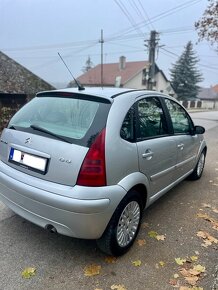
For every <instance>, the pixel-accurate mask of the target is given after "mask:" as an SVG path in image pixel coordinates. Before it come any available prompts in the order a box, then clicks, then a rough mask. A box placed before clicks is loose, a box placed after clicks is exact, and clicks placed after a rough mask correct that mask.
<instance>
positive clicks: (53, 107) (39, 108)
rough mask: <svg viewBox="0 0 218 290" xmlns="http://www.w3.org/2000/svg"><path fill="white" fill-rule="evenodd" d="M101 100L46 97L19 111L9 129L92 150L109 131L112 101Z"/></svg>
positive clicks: (53, 95) (40, 96)
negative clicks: (98, 137) (95, 141)
mask: <svg viewBox="0 0 218 290" xmlns="http://www.w3.org/2000/svg"><path fill="white" fill-rule="evenodd" d="M78 96H79V98H78ZM98 99H99V98H97V97H92V96H87V95H86V96H85V97H84V96H83V97H82V98H81V95H78V94H75V95H74V94H68V95H67V96H65V95H64V94H63V95H61V94H60V93H59V94H51V95H48V94H42V95H39V96H38V97H35V98H34V99H33V100H32V101H30V102H29V103H28V104H27V105H25V106H24V107H23V108H22V109H21V110H20V111H18V112H17V113H16V114H15V115H14V117H13V118H12V119H11V121H10V123H9V125H8V127H9V128H12V129H16V130H23V131H28V132H31V133H33V131H34V133H35V134H39V135H43V136H44V135H45V136H48V134H47V133H48V132H51V134H53V136H52V135H50V137H51V138H55V135H56V136H60V137H63V138H64V139H65V140H67V141H68V142H70V143H76V144H80V145H84V146H88V147H89V145H90V144H89V143H90V142H92V139H93V138H94V137H95V136H96V134H98V133H99V132H100V131H101V130H102V129H103V128H104V127H105V124H106V119H107V115H108V111H109V108H110V102H109V101H108V100H104V99H100V101H99V100H98ZM37 128H40V129H42V130H41V131H40V130H37ZM42 131H44V132H42ZM46 131H47V133H46Z"/></svg>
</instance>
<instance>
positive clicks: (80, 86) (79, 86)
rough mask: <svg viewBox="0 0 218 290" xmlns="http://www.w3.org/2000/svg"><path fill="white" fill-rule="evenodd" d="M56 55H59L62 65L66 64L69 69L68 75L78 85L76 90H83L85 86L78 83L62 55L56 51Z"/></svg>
mask: <svg viewBox="0 0 218 290" xmlns="http://www.w3.org/2000/svg"><path fill="white" fill-rule="evenodd" d="M58 55H59V57H60V59H61V60H62V62H63V63H64V65H65V66H66V68H67V70H68V71H69V73H70V75H71V76H72V78H73V79H74V82H75V83H76V85H77V87H78V90H79V91H83V90H85V88H84V87H83V86H82V85H81V84H80V82H79V81H77V80H76V79H75V77H74V76H73V74H72V72H71V71H70V69H69V67H68V66H67V64H66V63H65V61H64V60H63V57H62V56H61V55H60V53H59V52H58Z"/></svg>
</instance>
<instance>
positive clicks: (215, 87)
mask: <svg viewBox="0 0 218 290" xmlns="http://www.w3.org/2000/svg"><path fill="white" fill-rule="evenodd" d="M212 89H213V90H214V91H215V92H216V93H218V85H215V86H214V87H212Z"/></svg>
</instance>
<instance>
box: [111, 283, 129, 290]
mask: <svg viewBox="0 0 218 290" xmlns="http://www.w3.org/2000/svg"><path fill="white" fill-rule="evenodd" d="M111 289H112V290H127V289H126V288H125V286H124V285H123V284H122V285H121V284H119V285H116V284H114V285H112V286H111Z"/></svg>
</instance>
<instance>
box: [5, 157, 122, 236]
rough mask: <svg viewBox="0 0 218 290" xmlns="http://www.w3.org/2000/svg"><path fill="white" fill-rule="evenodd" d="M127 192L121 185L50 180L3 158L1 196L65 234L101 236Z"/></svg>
mask: <svg viewBox="0 0 218 290" xmlns="http://www.w3.org/2000/svg"><path fill="white" fill-rule="evenodd" d="M55 185H56V186H55ZM54 188H56V189H55V190H54ZM58 189H59V190H58ZM58 193H59V194H58ZM125 194H126V192H125V190H124V189H123V188H122V187H120V186H118V185H115V186H106V187H96V188H95V187H93V188H90V187H82V186H74V187H69V186H64V185H59V184H55V183H52V182H47V181H44V180H41V179H38V178H35V177H32V176H29V175H27V174H24V173H21V172H19V171H17V170H15V169H13V168H11V167H9V166H8V165H6V164H4V163H2V162H1V161H0V200H1V201H2V202H3V203H5V204H6V205H7V206H8V207H9V208H11V209H12V210H13V211H14V212H16V213H17V214H18V215H20V216H22V217H23V218H25V219H27V220H29V221H31V222H33V223H35V224H37V225H39V226H41V227H44V228H45V227H46V226H47V225H52V226H54V227H55V228H56V230H57V232H58V233H60V234H63V235H67V236H72V237H77V238H84V239H97V238H99V237H101V235H102V233H103V232H104V230H105V228H106V226H107V224H108V222H109V220H110V218H111V216H112V214H113V212H114V210H115V209H116V207H117V205H118V204H119V202H120V201H121V199H122V198H123V197H124V196H125ZM70 196H71V197H70ZM88 197H89V198H88Z"/></svg>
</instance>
